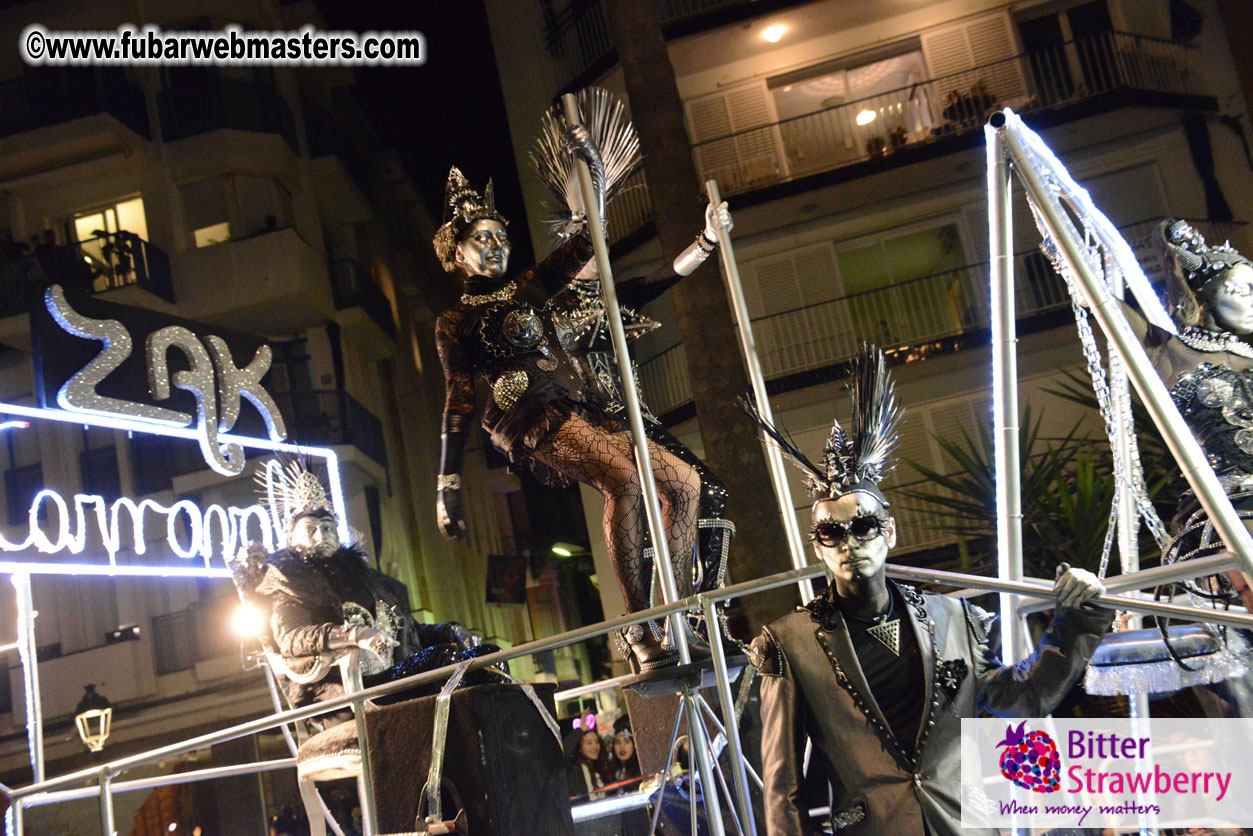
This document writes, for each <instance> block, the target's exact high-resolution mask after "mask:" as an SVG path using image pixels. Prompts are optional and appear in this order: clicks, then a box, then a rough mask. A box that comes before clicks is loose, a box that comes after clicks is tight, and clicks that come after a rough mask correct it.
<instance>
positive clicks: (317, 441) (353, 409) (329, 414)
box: [274, 389, 387, 467]
mask: <svg viewBox="0 0 1253 836" xmlns="http://www.w3.org/2000/svg"><path fill="white" fill-rule="evenodd" d="M274 402H275V403H276V404H278V408H279V409H280V410H281V411H282V413H283V419H284V421H286V423H287V426H288V427H289V428H290V427H299V428H300V429H299V431H298V432H297V431H295V430H292V431H291V435H290V437H289V438H288V440H289V441H290V442H292V443H293V444H300V445H303V446H337V445H344V444H350V445H352V446H353V447H356V448H357V449H358V450H360V451H361V452H362V453H365V454H366V455H367V456H369V457H370V458H371V459H374V461H376V462H378V463H379V464H381V465H383V466H384V467H386V466H387V445H386V442H385V441H384V439H383V422H382V421H380V420H379V419H378V418H377V417H375V415H374V413H373V412H371V411H370V410H368V409H366V408H365V407H364V406H362V405H361V402H360V401H358V400H357V399H356V398H354V397H353V396H352V395H350V394H348V393H347V392H342V391H339V390H334V389H320V390H311V391H306V392H279V393H276V394H275V395H274Z"/></svg>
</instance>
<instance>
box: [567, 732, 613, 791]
mask: <svg viewBox="0 0 1253 836" xmlns="http://www.w3.org/2000/svg"><path fill="white" fill-rule="evenodd" d="M564 748H565V752H566V759H567V760H568V764H567V766H566V769H567V774H568V776H569V779H570V797H571V798H572V799H578V800H579V801H583V800H588V801H595V800H597V799H598V798H604V796H605V794H604V793H603V792H600V789H601V788H602V787H603V786H605V777H604V773H603V771H602V761H601V749H602V748H603V747H602V746H601V743H600V735H599V734H597V733H596V730H595V729H588V730H586V731H579V730H575V731H574V732H573V733H572V734H570V735H569V736H567V737H566V740H565V746H564Z"/></svg>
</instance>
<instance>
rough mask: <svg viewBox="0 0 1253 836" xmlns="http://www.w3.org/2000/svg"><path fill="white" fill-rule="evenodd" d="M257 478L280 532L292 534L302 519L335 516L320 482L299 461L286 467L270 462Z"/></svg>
mask: <svg viewBox="0 0 1253 836" xmlns="http://www.w3.org/2000/svg"><path fill="white" fill-rule="evenodd" d="M256 479H257V484H258V485H260V486H261V490H262V498H263V501H264V503H265V506H266V508H267V509H268V510H269V512H270V519H271V520H272V521H273V522H274V528H275V529H276V530H277V531H283V532H286V533H288V534H290V533H291V530H292V526H293V525H294V524H295V522H296V520H298V519H300V518H301V517H307V516H311V515H312V516H318V517H326V516H329V517H335V516H336V514H335V506H334V505H333V504H332V502H331V498H330V496H329V495H328V494H327V492H326V488H325V487H324V486H323V485H322V482H321V480H319V479H318V477H317V476H315V475H313V473H311V472H310V471H309V470H308V468H306V467H305V466H304V464H303V463H302V462H301V461H300V460H298V459H296V460H292V461H289V462H288V463H287V464H286V465H283V464H282V463H281V462H279V461H278V460H277V459H270V460H268V461H267V462H266V463H265V466H264V467H263V468H262V469H261V470H260V471H258V472H257V476H256Z"/></svg>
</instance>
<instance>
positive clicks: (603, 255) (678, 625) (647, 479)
mask: <svg viewBox="0 0 1253 836" xmlns="http://www.w3.org/2000/svg"><path fill="white" fill-rule="evenodd" d="M561 103H562V105H563V107H564V108H565V115H566V124H568V125H571V126H574V125H581V124H582V117H581V116H580V115H579V106H578V103H577V101H576V100H575V98H574V94H573V93H566V94H565V95H564V96H562V97H561ZM574 167H575V170H576V171H578V173H579V190H580V192H581V193H582V195H583V207H584V209H585V211H586V212H587V233H588V236H589V237H590V238H591V239H592V250H593V251H594V252H595V254H596V271H597V272H598V273H599V274H600V292H601V296H602V297H603V299H604V303H605V319H607V320H608V325H609V335H610V337H611V338H612V339H613V353H614V357H615V358H616V359H617V361H618V374H619V376H621V378H622V396H623V398H622V399H623V400H624V401H626V411H627V419H628V423H629V424H630V427H631V440H632V443H633V444H634V445H635V467H636V469H637V470H638V471H639V476H640V486H641V487H642V488H643V490H644V511H645V513H646V515H647V517H648V531H649V533H650V534H651V535H652V538H653V551H654V552H655V553H656V555H657V559H656V564H657V571H658V573H660V575H661V593H662V596H663V597H664V598H665V602H666V603H667V604H671V603H674V602H675V601H677V600H679V589H678V587H677V586H676V585H675V582H674V567H673V566H671V565H670V545H669V543H668V542H667V540H666V526H665V523H664V521H663V520H662V517H661V499H660V498H659V497H658V496H657V482H656V480H654V478H653V465H652V459H651V457H650V456H649V454H648V436H646V435H645V434H644V419H643V417H642V416H641V413H640V397H639V391H638V390H637V389H636V383H635V369H633V368H632V367H631V355H630V353H629V351H628V349H627V341H626V330H625V329H624V328H623V327H622V314H621V312H620V311H619V308H618V292H617V289H616V288H615V287H614V284H613V269H612V268H611V267H610V266H609V245H608V243H607V242H606V241H605V232H604V227H603V226H602V225H601V217H600V205H599V204H598V203H597V202H596V190H595V188H594V186H593V185H592V172H591V170H589V169H588V167H587V163H586V162H584V161H583V160H582V159H579V158H576V159H575V161H574ZM686 626H687V625H686V624H685V623H684V621H683V615H682V614H680V613H675V614H674V615H672V616H670V635H671V638H672V639H673V641H674V646H675V648H676V649H677V650H678V651H679V664H682V665H686V664H688V663H689V662H691V661H692V657H691V655H690V654H689V652H688V648H687V631H686V630H685V629H684V628H685V627H686Z"/></svg>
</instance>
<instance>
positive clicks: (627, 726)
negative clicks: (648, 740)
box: [609, 714, 640, 793]
mask: <svg viewBox="0 0 1253 836" xmlns="http://www.w3.org/2000/svg"><path fill="white" fill-rule="evenodd" d="M639 775H640V759H639V755H638V754H636V751H635V735H633V734H632V733H631V718H630V717H627V716H626V715H625V714H624V715H623V716H621V717H619V718H618V719H617V720H616V721H615V722H614V724H613V743H612V745H611V746H610V752H609V778H610V783H612V784H616V783H618V782H620V781H625V780H627V779H628V778H638V777H639ZM634 789H635V787H634V786H630V787H626V788H623V789H620V790H618V792H620V793H622V792H630V791H632V790H634Z"/></svg>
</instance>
